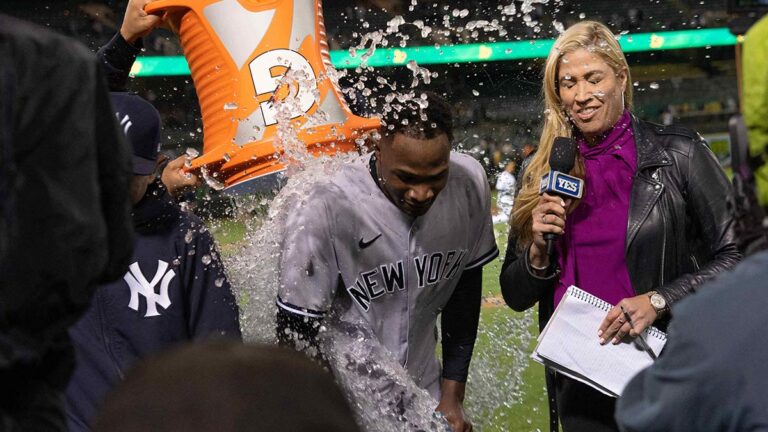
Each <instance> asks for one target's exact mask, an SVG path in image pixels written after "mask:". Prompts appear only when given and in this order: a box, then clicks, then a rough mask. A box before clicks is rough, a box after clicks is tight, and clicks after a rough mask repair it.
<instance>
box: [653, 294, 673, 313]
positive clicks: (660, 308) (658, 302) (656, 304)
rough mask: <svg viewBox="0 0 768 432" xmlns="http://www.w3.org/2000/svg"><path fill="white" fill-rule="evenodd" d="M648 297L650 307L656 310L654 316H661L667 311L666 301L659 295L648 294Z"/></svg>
mask: <svg viewBox="0 0 768 432" xmlns="http://www.w3.org/2000/svg"><path fill="white" fill-rule="evenodd" d="M648 297H649V298H650V299H651V306H653V308H654V309H656V314H658V315H659V316H661V315H662V314H665V313H667V312H668V311H669V306H668V305H667V300H666V299H665V298H664V296H662V295H661V294H659V293H657V292H656V291H650V292H648Z"/></svg>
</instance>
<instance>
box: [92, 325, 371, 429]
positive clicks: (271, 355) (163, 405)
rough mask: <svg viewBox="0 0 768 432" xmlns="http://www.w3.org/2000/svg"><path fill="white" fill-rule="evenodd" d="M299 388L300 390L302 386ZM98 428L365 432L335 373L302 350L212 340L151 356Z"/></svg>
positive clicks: (110, 402) (113, 396)
mask: <svg viewBox="0 0 768 432" xmlns="http://www.w3.org/2000/svg"><path fill="white" fill-rule="evenodd" d="M297 389H300V391H297ZM93 430H94V431H95V432H165V431H184V432H210V431H218V432H250V431H265V432H266V431H280V432H308V431H312V432H359V431H360V429H359V428H358V427H357V425H356V424H355V418H354V416H353V414H352V410H351V409H350V407H349V404H348V403H347V401H346V400H345V399H344V395H343V394H342V392H341V390H340V389H339V387H338V386H337V385H336V383H335V382H334V381H333V376H331V375H330V374H329V373H328V372H326V371H324V370H323V369H322V368H321V367H319V366H318V365H317V364H315V363H314V362H312V361H310V360H308V359H307V358H306V357H305V356H303V355H301V354H299V353H297V352H296V351H293V350H290V349H287V348H280V347H276V346H266V345H264V346H260V345H250V344H242V343H240V342H239V341H227V340H214V341H206V342H198V343H194V344H185V345H182V346H180V347H178V348H174V349H172V350H169V351H166V352H163V353H161V354H159V355H154V356H150V357H149V358H147V359H145V360H142V361H141V362H139V363H138V364H137V365H136V367H135V368H133V369H131V370H130V371H129V372H128V374H127V375H126V377H125V380H124V381H123V382H121V383H120V385H118V386H117V387H116V388H115V390H114V391H113V392H112V393H110V395H109V396H108V397H107V399H106V401H105V402H104V409H103V410H102V411H101V412H100V413H99V416H98V419H97V421H96V425H95V426H94V428H93Z"/></svg>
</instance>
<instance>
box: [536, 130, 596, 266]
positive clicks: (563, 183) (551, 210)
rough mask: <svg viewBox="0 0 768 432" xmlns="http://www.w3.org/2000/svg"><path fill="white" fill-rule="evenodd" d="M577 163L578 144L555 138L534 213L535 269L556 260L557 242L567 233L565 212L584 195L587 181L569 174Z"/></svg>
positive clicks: (570, 140)
mask: <svg viewBox="0 0 768 432" xmlns="http://www.w3.org/2000/svg"><path fill="white" fill-rule="evenodd" d="M575 160H576V143H575V142H574V141H573V140H572V139H570V138H565V137H557V138H555V142H554V143H553V144H552V151H551V152H550V156H549V166H550V170H549V171H548V172H547V173H546V174H544V176H542V178H541V184H540V186H539V194H540V195H541V197H540V198H539V204H538V205H537V206H536V207H535V208H534V209H533V213H532V217H533V223H532V230H533V242H534V247H535V250H534V247H532V248H531V256H530V258H531V260H530V262H531V264H532V265H533V266H535V267H545V265H542V263H546V262H547V258H548V259H549V260H552V259H553V256H554V241H555V240H556V239H557V236H559V235H560V234H562V233H563V232H564V229H565V219H566V208H567V206H568V204H569V203H570V200H571V199H580V198H581V196H582V193H583V191H584V181H583V180H581V179H579V178H577V177H572V176H570V175H568V174H567V173H569V172H570V171H571V170H572V169H573V165H574V163H575Z"/></svg>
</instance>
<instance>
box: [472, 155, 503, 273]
mask: <svg viewBox="0 0 768 432" xmlns="http://www.w3.org/2000/svg"><path fill="white" fill-rule="evenodd" d="M474 168H475V171H474V177H475V178H474V179H473V182H472V184H473V185H474V186H475V187H476V188H477V193H478V194H479V195H480V196H479V203H480V204H479V209H478V210H479V211H475V212H474V214H473V220H472V225H473V226H474V227H475V229H476V230H477V231H476V232H477V234H476V237H475V239H476V241H475V244H474V247H473V248H472V249H471V252H470V253H471V254H470V256H469V261H468V262H467V266H466V267H465V268H464V269H465V270H469V269H473V268H480V267H482V266H484V265H486V264H487V263H489V262H490V261H491V260H492V259H494V258H496V257H497V256H499V249H498V248H497V247H496V236H495V235H494V233H493V223H492V222H491V188H490V187H489V186H488V180H487V178H486V177H485V171H483V168H482V167H481V166H480V164H479V163H477V164H475V167H474Z"/></svg>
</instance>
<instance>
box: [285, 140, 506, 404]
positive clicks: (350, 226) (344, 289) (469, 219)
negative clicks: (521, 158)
mask: <svg viewBox="0 0 768 432" xmlns="http://www.w3.org/2000/svg"><path fill="white" fill-rule="evenodd" d="M370 158H371V155H365V156H362V157H361V158H360V159H357V160H355V162H354V163H350V164H348V165H345V166H344V167H343V168H342V169H341V170H340V171H339V172H338V173H337V174H336V175H334V176H333V178H332V179H331V180H330V181H327V182H323V183H320V184H318V185H316V186H315V187H313V189H312V193H311V194H310V196H308V197H307V198H306V201H305V202H303V203H301V206H300V207H299V208H297V209H296V211H294V212H293V213H292V214H291V215H290V216H289V217H288V220H287V229H286V235H285V237H284V239H283V247H282V256H281V260H280V287H279V291H278V295H279V297H278V300H277V303H278V306H280V307H282V308H284V309H286V310H288V311H290V312H293V313H298V314H303V315H307V316H312V317H322V316H323V315H324V314H325V313H326V312H328V311H329V310H330V309H331V307H333V308H334V310H336V311H340V314H341V316H340V319H341V320H342V321H346V320H349V321H358V320H359V319H360V318H362V319H363V320H365V321H366V322H368V324H370V327H371V329H372V330H373V332H374V333H375V334H376V336H377V337H378V339H379V342H380V343H381V344H383V345H384V346H385V347H386V348H387V349H389V350H390V351H391V352H392V353H393V354H394V355H395V357H396V358H398V359H399V360H400V362H401V364H402V365H403V366H405V367H406V369H407V370H408V372H409V374H410V375H411V376H412V377H413V378H414V380H415V381H416V384H417V385H419V386H420V387H422V388H425V389H427V390H428V391H429V392H430V393H431V394H432V395H433V396H434V397H436V398H439V393H440V364H439V362H438V361H437V358H436V356H435V347H436V344H437V340H436V339H437V338H436V337H435V336H436V320H437V316H438V314H439V313H440V312H441V310H442V309H443V307H444V306H445V305H446V303H447V302H448V300H449V298H450V297H451V294H452V293H453V291H454V288H455V287H456V284H457V282H458V281H459V277H460V276H461V274H462V272H463V271H464V270H467V269H471V268H477V267H480V266H483V265H484V264H486V263H488V262H489V261H491V260H492V259H494V258H495V257H496V256H497V255H498V253H499V252H498V249H497V247H496V240H495V237H494V233H493V226H492V224H491V214H490V190H489V187H488V182H487V181H486V177H485V172H484V171H483V168H482V167H481V166H480V164H479V163H478V162H477V161H475V160H474V159H472V158H471V157H469V156H467V155H463V154H459V153H454V152H451V156H450V166H449V171H448V182H447V185H446V187H445V189H443V190H442V192H440V194H439V195H438V196H437V199H436V200H435V202H434V203H433V205H432V207H431V208H430V209H429V211H428V212H427V213H426V214H424V215H423V216H420V217H417V218H413V217H411V216H408V215H406V214H405V213H403V212H402V211H401V210H400V209H398V208H397V207H396V206H395V205H394V204H393V203H392V202H391V201H389V199H388V198H387V197H386V196H385V195H384V193H383V192H382V191H381V189H379V187H378V185H377V184H376V182H375V181H374V179H373V178H372V176H371V174H370V172H369V169H368V166H369V162H370Z"/></svg>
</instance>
